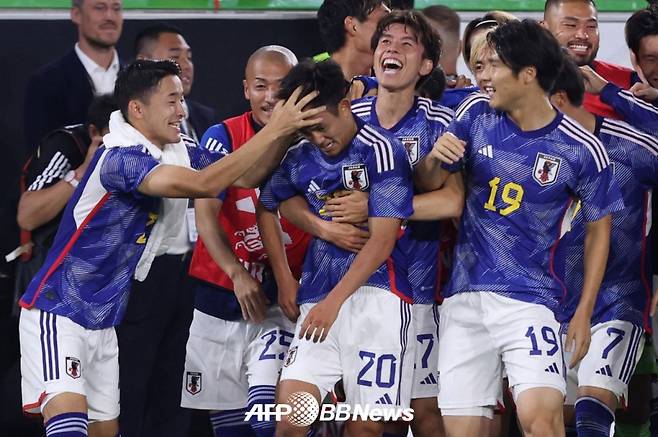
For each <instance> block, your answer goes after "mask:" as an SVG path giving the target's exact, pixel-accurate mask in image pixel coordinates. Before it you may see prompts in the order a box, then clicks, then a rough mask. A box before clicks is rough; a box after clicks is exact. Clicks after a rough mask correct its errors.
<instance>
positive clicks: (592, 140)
mask: <svg viewBox="0 0 658 437" xmlns="http://www.w3.org/2000/svg"><path fill="white" fill-rule="evenodd" d="M565 121H566V123H564V124H563V126H564V127H565V128H566V129H567V130H569V131H571V133H573V134H574V135H576V136H577V137H579V138H581V142H582V143H583V144H585V146H587V147H588V149H589V150H590V152H591V153H592V154H593V155H594V158H595V159H597V160H598V162H597V166H600V169H599V171H601V170H603V169H604V168H606V167H607V166H608V165H609V164H610V158H609V157H608V151H607V150H606V149H605V147H603V144H602V143H601V141H600V140H599V139H598V138H597V137H595V136H594V135H592V134H591V133H590V132H589V131H586V130H585V128H583V127H581V126H580V125H579V124H576V123H575V122H574V121H573V120H570V119H568V118H566V117H565Z"/></svg>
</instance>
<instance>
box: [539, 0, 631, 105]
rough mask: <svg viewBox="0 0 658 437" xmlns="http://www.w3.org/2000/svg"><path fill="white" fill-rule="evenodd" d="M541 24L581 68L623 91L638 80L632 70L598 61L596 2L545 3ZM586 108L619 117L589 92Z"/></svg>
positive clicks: (559, 0) (567, 0)
mask: <svg viewBox="0 0 658 437" xmlns="http://www.w3.org/2000/svg"><path fill="white" fill-rule="evenodd" d="M542 24H543V25H544V26H546V27H547V28H548V30H550V31H551V33H552V34H553V36H555V38H557V40H558V41H559V42H560V44H561V45H562V47H564V48H566V49H567V51H568V52H569V55H570V56H571V58H572V59H573V60H574V61H576V63H577V64H578V65H579V66H585V65H589V66H591V67H592V68H593V69H594V70H595V71H596V72H597V73H599V74H600V75H602V76H603V77H605V78H606V79H607V80H609V81H611V82H613V83H615V84H616V85H618V86H620V87H622V88H624V89H628V88H630V87H631V85H632V84H633V83H635V82H637V81H638V80H639V78H638V77H637V74H636V73H635V72H634V71H633V70H631V69H629V68H626V67H623V66H621V65H615V64H611V63H608V62H603V61H601V60H598V59H596V55H597V53H598V51H599V42H600V39H599V21H598V11H597V9H596V5H595V3H594V1H593V0H546V4H545V6H544V21H543V22H542ZM583 106H584V107H585V109H587V110H588V111H589V112H591V113H593V114H597V115H601V116H604V117H609V118H619V115H618V114H616V113H615V111H614V110H613V109H612V108H611V107H610V106H609V105H606V104H605V103H603V102H602V101H601V100H600V99H599V97H598V96H596V95H592V94H589V93H586V94H585V101H584V103H583Z"/></svg>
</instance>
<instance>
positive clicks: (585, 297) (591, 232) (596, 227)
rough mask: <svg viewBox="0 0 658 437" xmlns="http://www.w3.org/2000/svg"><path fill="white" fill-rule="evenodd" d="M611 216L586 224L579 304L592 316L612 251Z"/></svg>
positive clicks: (581, 308) (580, 307)
mask: <svg viewBox="0 0 658 437" xmlns="http://www.w3.org/2000/svg"><path fill="white" fill-rule="evenodd" d="M610 227H611V217H610V215H607V216H605V217H604V218H602V219H600V220H597V221H595V222H590V223H587V224H586V230H587V234H586V236H585V255H584V256H585V258H584V264H585V277H584V281H583V290H582V294H581V297H580V301H579V303H578V307H579V309H580V310H581V311H586V313H587V314H589V315H590V316H591V314H592V311H593V310H594V304H595V303H596V297H597V295H598V293H599V288H600V287H601V281H602V280H603V276H604V274H605V269H606V264H607V262H608V251H609V249H610Z"/></svg>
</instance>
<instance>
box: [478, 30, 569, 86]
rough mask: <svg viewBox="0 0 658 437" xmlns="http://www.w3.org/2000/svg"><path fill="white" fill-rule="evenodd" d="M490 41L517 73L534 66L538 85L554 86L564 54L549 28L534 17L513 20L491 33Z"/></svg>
mask: <svg viewBox="0 0 658 437" xmlns="http://www.w3.org/2000/svg"><path fill="white" fill-rule="evenodd" d="M487 41H488V42H489V45H490V46H491V48H492V49H494V50H495V51H496V53H497V54H498V57H499V58H500V60H501V61H502V62H503V63H504V64H505V65H507V66H508V67H509V68H511V69H512V72H513V73H514V74H515V75H518V74H519V72H520V71H521V70H522V69H523V68H525V67H530V66H532V67H535V69H536V70H537V81H538V82H539V86H540V87H541V88H542V89H543V90H544V91H546V92H547V93H548V92H550V91H551V90H552V89H553V83H555V79H556V78H557V75H558V72H559V71H560V68H561V67H562V61H563V60H564V55H563V52H562V48H561V47H560V43H559V42H558V41H557V40H556V39H555V37H554V36H553V35H552V34H551V32H550V31H549V30H548V29H546V28H545V27H543V26H541V25H540V24H539V23H537V22H536V21H535V20H530V19H525V20H523V21H510V22H509V23H506V24H503V25H502V26H498V28H496V30H494V31H493V32H491V33H489V34H488V35H487Z"/></svg>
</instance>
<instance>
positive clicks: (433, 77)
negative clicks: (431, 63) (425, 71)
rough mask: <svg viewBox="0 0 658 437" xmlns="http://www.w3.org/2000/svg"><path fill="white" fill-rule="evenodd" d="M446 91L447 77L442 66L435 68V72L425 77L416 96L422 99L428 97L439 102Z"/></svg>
mask: <svg viewBox="0 0 658 437" xmlns="http://www.w3.org/2000/svg"><path fill="white" fill-rule="evenodd" d="M445 89H446V75H445V73H444V72H443V69H442V68H441V66H440V65H437V66H436V67H434V70H432V72H431V73H430V74H429V75H428V76H426V77H425V79H424V80H423V81H422V83H421V84H420V86H419V87H418V89H417V90H416V94H418V95H419V96H421V97H427V98H428V99H432V100H439V99H441V96H443V92H444V91H445Z"/></svg>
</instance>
